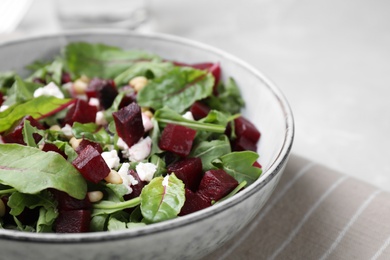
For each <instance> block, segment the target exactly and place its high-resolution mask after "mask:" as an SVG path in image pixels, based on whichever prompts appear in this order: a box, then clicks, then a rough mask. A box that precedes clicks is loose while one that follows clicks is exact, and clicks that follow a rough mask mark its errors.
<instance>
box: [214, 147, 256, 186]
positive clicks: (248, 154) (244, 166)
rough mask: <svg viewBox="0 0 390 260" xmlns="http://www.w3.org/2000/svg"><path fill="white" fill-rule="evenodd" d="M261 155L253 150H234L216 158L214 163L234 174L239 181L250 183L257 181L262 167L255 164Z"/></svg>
mask: <svg viewBox="0 0 390 260" xmlns="http://www.w3.org/2000/svg"><path fill="white" fill-rule="evenodd" d="M258 158H259V155H258V154H257V153H255V152H252V151H242V152H232V153H228V154H225V155H223V156H221V157H220V158H218V159H215V160H214V161H213V162H212V164H213V165H215V166H216V167H218V168H220V169H223V170H224V171H225V172H227V173H228V174H230V175H231V176H233V177H234V178H235V179H236V180H237V181H238V182H239V183H241V182H244V181H246V182H247V184H248V185H250V184H252V183H253V182H254V181H256V180H257V179H258V178H259V177H260V175H261V173H262V170H261V168H258V167H255V166H253V163H254V162H255V161H256V160H257V159H258Z"/></svg>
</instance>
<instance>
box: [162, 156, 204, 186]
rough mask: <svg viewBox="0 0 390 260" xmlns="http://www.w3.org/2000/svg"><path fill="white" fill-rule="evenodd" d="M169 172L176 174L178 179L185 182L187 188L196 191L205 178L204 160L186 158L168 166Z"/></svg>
mask: <svg viewBox="0 0 390 260" xmlns="http://www.w3.org/2000/svg"><path fill="white" fill-rule="evenodd" d="M167 171H168V172H169V173H172V172H173V173H175V175H176V177H177V178H179V179H180V180H182V181H183V182H184V185H185V187H186V188H189V189H190V190H192V191H196V190H197V189H198V186H199V183H200V180H201V179H202V176H203V171H202V160H201V159H200V158H198V157H194V158H185V159H183V160H180V161H178V162H175V163H172V164H171V165H168V167H167Z"/></svg>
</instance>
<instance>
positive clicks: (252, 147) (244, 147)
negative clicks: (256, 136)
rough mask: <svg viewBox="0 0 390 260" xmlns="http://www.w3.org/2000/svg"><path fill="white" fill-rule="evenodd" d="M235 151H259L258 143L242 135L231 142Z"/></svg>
mask: <svg viewBox="0 0 390 260" xmlns="http://www.w3.org/2000/svg"><path fill="white" fill-rule="evenodd" d="M231 145H232V150H233V151H253V152H256V151H257V143H255V142H253V141H252V140H249V139H248V138H246V136H244V135H242V136H239V137H237V138H236V139H234V140H233V141H232V142H231Z"/></svg>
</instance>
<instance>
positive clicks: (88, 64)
mask: <svg viewBox="0 0 390 260" xmlns="http://www.w3.org/2000/svg"><path fill="white" fill-rule="evenodd" d="M62 54H63V58H64V62H65V67H66V68H67V69H68V70H69V71H70V73H71V74H72V78H77V77H80V76H81V75H86V76H88V77H90V78H93V77H100V78H106V79H108V78H114V77H115V76H117V75H118V74H120V73H122V72H123V71H125V70H126V69H127V68H129V67H130V66H131V65H133V64H135V63H138V62H144V61H148V60H152V59H159V57H158V56H157V55H154V54H150V53H147V52H144V51H136V50H123V49H121V48H118V47H114V46H108V45H105V44H91V43H85V42H75V43H70V44H68V45H67V46H66V47H65V48H64V49H63V52H62Z"/></svg>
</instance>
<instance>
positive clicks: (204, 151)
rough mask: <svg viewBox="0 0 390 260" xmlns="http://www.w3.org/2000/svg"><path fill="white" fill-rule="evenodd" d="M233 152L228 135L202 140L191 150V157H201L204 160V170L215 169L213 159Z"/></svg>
mask: <svg viewBox="0 0 390 260" xmlns="http://www.w3.org/2000/svg"><path fill="white" fill-rule="evenodd" d="M230 152H231V148H230V142H229V140H228V138H227V136H226V135H223V136H221V137H220V138H219V139H217V140H212V141H202V142H200V143H198V144H197V145H196V146H195V147H194V148H193V149H192V151H191V153H190V157H199V158H200V159H201V160H202V168H203V171H208V170H211V169H215V168H216V167H215V165H213V163H212V162H213V160H215V159H217V158H219V157H221V156H223V155H225V154H228V153H230Z"/></svg>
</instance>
